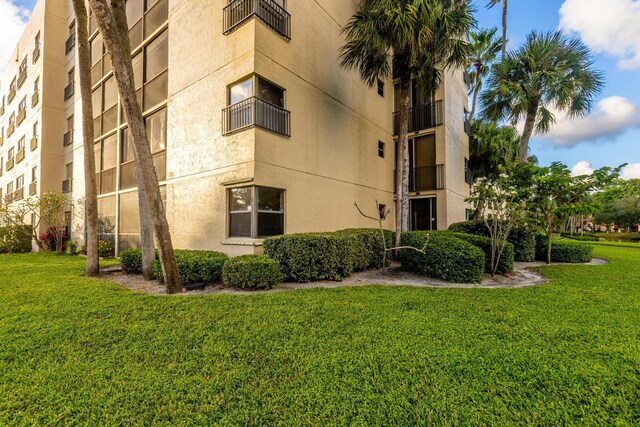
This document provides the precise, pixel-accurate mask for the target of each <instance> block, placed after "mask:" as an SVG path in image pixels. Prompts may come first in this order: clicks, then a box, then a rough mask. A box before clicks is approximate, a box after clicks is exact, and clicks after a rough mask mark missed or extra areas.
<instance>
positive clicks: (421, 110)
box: [393, 101, 443, 135]
mask: <svg viewBox="0 0 640 427" xmlns="http://www.w3.org/2000/svg"><path fill="white" fill-rule="evenodd" d="M442 115H443V114H442V101H434V102H428V103H426V104H424V105H420V106H418V107H414V108H410V109H409V132H419V131H421V130H426V129H431V128H434V127H436V126H439V125H441V124H442V123H443V120H442ZM399 130H400V113H399V112H398V111H396V112H395V113H393V134H394V135H398V131H399Z"/></svg>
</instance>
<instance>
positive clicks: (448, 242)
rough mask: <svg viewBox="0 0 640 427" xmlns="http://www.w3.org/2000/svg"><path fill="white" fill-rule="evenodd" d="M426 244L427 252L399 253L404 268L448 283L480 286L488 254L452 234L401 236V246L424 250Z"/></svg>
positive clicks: (431, 233)
mask: <svg viewBox="0 0 640 427" xmlns="http://www.w3.org/2000/svg"><path fill="white" fill-rule="evenodd" d="M425 243H427V249H426V251H425V253H421V252H417V251H413V250H410V249H403V250H401V251H400V254H399V261H400V262H401V263H402V267H403V268H405V269H407V270H409V271H413V272H415V273H419V274H424V275H426V276H429V277H434V278H437V279H442V280H446V281H448V282H456V283H480V281H481V280H482V277H483V276H484V271H485V254H484V252H483V251H482V250H480V249H479V248H478V247H476V246H474V245H473V244H471V243H469V242H465V241H464V240H461V239H459V238H457V237H456V236H455V235H453V234H451V233H443V232H428V231H410V232H404V233H402V236H401V245H402V246H411V247H414V248H418V249H422V248H423V247H424V245H425Z"/></svg>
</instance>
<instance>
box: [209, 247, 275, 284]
mask: <svg viewBox="0 0 640 427" xmlns="http://www.w3.org/2000/svg"><path fill="white" fill-rule="evenodd" d="M222 280H223V282H224V284H225V286H230V287H234V288H239V289H248V290H260V289H271V288H273V287H274V286H276V285H278V284H279V283H281V282H282V273H281V272H280V264H278V261H276V260H274V259H271V258H269V257H267V256H262V255H242V256H239V257H235V258H230V259H229V260H228V261H227V262H226V263H225V264H224V267H222Z"/></svg>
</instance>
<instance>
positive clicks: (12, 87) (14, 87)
mask: <svg viewBox="0 0 640 427" xmlns="http://www.w3.org/2000/svg"><path fill="white" fill-rule="evenodd" d="M17 82H18V80H17V77H14V78H13V80H11V83H10V84H9V94H8V95H7V102H11V101H12V100H13V98H15V96H16V91H17V90H18V83H17Z"/></svg>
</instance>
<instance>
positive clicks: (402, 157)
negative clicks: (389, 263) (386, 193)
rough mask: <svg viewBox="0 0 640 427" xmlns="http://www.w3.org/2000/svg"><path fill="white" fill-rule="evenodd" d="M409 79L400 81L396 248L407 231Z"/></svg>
mask: <svg viewBox="0 0 640 427" xmlns="http://www.w3.org/2000/svg"><path fill="white" fill-rule="evenodd" d="M410 82H411V81H410V80H409V79H404V78H402V79H400V83H399V84H400V99H399V104H400V106H399V111H398V150H397V154H396V246H400V234H401V232H402V231H407V230H408V229H409V209H408V205H409V198H408V189H409V85H410Z"/></svg>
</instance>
